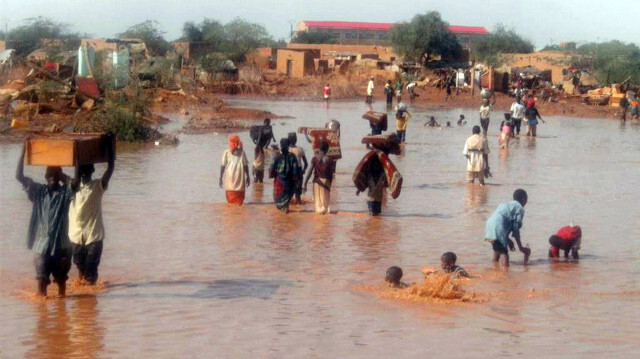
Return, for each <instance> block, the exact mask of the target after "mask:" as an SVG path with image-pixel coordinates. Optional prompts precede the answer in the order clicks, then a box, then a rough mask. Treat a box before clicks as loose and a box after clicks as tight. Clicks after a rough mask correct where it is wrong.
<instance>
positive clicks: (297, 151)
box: [219, 119, 335, 214]
mask: <svg viewBox="0 0 640 359" xmlns="http://www.w3.org/2000/svg"><path fill="white" fill-rule="evenodd" d="M297 139H298V137H297V135H296V133H295V132H291V133H289V134H288V135H287V137H286V138H282V139H281V140H280V146H279V147H278V146H277V145H273V148H272V149H269V148H268V147H269V144H270V143H271V140H275V137H274V135H273V129H272V128H271V124H270V120H269V119H266V120H265V122H264V125H263V126H262V128H261V130H260V133H259V134H258V135H257V139H256V140H255V143H256V149H255V154H256V157H255V158H256V159H255V160H254V162H253V173H254V179H255V182H256V183H262V182H263V176H264V166H265V162H266V159H265V152H266V151H268V152H270V153H272V154H273V159H272V163H271V166H270V168H269V177H270V178H273V180H274V182H273V196H274V201H275V204H276V207H277V208H278V209H279V210H281V211H283V212H285V213H286V212H289V205H290V204H291V203H292V202H293V203H297V204H301V203H302V198H301V197H302V193H303V192H306V190H307V185H308V183H309V179H310V178H311V177H312V176H313V182H312V183H313V193H314V201H315V206H316V212H318V213H322V214H325V213H329V211H330V208H329V193H330V191H331V182H332V181H333V174H334V173H335V161H334V160H333V159H332V158H331V157H329V156H328V152H329V143H328V142H326V141H324V142H322V143H321V144H320V147H319V150H318V151H317V152H316V153H315V154H314V156H313V158H312V159H311V165H310V166H309V162H308V160H307V157H306V154H305V152H304V149H303V148H302V147H300V146H298V145H297ZM248 165H249V163H248V160H247V157H246V155H245V152H244V149H243V144H242V142H241V141H240V138H239V137H238V136H237V135H231V136H230V137H229V148H227V149H226V150H225V151H224V152H223V154H222V161H221V168H220V181H219V182H220V187H222V188H224V189H225V191H226V197H227V202H228V203H231V204H237V205H242V204H243V203H244V198H245V195H244V193H245V189H246V188H247V187H249V185H250V183H251V180H250V176H249V167H248ZM307 169H309V171H308V172H307ZM305 172H307V176H306V180H304V174H305Z"/></svg>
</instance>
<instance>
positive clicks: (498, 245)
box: [484, 189, 531, 267]
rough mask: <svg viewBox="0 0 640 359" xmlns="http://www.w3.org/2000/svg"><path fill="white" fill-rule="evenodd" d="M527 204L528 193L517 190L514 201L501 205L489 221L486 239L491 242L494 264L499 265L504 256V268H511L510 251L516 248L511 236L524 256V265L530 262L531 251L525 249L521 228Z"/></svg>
mask: <svg viewBox="0 0 640 359" xmlns="http://www.w3.org/2000/svg"><path fill="white" fill-rule="evenodd" d="M526 204H527V192H526V191H525V190H523V189H517V190H516V191H515V192H514V193H513V201H510V202H505V203H501V204H500V205H499V206H498V208H496V210H495V211H494V212H493V214H492V215H491V217H489V219H488V220H487V225H486V227H485V234H484V238H485V240H486V241H489V242H491V245H492V247H493V262H494V263H499V261H500V257H502V256H504V258H505V261H504V266H505V267H508V266H509V251H508V249H511V251H515V246H514V244H513V241H512V240H511V239H509V235H512V236H513V239H515V241H516V243H517V244H518V249H519V250H520V251H521V252H522V253H523V254H524V264H527V262H528V261H529V256H530V255H531V250H530V249H529V248H525V247H523V246H522V242H521V241H520V228H521V227H522V219H523V218H524V206H525V205H526ZM507 248H508V249H507Z"/></svg>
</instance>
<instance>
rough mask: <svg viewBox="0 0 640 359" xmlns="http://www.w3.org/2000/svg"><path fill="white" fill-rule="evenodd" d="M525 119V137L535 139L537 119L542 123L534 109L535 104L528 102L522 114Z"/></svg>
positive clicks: (536, 110)
mask: <svg viewBox="0 0 640 359" xmlns="http://www.w3.org/2000/svg"><path fill="white" fill-rule="evenodd" d="M524 115H525V117H527V136H531V137H536V135H537V132H536V129H537V128H538V119H540V121H542V123H544V120H543V119H542V117H541V116H540V113H539V112H538V109H537V108H536V103H535V102H532V101H529V103H527V109H526V110H525V113H524Z"/></svg>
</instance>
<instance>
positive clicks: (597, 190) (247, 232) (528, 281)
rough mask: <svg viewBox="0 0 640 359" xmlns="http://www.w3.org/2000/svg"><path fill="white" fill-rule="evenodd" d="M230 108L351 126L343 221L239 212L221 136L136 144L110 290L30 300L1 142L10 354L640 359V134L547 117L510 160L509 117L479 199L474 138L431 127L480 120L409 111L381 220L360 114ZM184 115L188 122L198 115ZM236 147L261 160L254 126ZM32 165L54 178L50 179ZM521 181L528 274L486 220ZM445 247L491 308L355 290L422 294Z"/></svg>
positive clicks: (255, 202) (337, 205)
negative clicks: (494, 258) (365, 190)
mask: <svg viewBox="0 0 640 359" xmlns="http://www.w3.org/2000/svg"><path fill="white" fill-rule="evenodd" d="M232 103H233V104H236V105H242V106H243V107H253V108H259V109H265V110H269V111H272V112H274V113H277V114H280V115H292V116H295V117H296V119H294V120H285V121H276V124H275V126H274V131H275V133H276V135H277V136H278V138H279V137H282V136H284V135H285V134H286V133H287V132H289V131H292V130H294V128H297V127H298V126H322V125H323V124H324V123H325V122H326V121H327V120H329V119H331V118H335V119H338V120H339V121H341V124H342V143H343V154H344V158H343V159H342V160H341V161H340V162H339V163H338V175H337V179H336V182H335V184H334V187H333V191H332V199H331V200H332V210H333V211H337V213H336V214H332V215H327V216H317V215H315V214H314V213H312V210H313V206H312V204H307V205H306V206H304V207H293V209H294V211H296V212H295V213H291V214H289V215H283V214H281V213H279V212H278V211H277V210H276V209H275V206H274V205H273V203H272V202H273V201H272V184H271V182H270V181H269V182H268V183H267V184H265V185H264V187H263V188H259V187H254V186H253V185H252V186H251V187H250V188H249V190H248V193H247V200H248V203H246V205H245V206H243V207H241V208H236V207H231V206H229V205H226V204H225V197H224V192H223V190H222V189H220V188H219V187H218V185H217V182H218V174H219V165H220V157H221V155H222V151H223V150H224V148H225V147H226V146H227V135H226V134H206V135H181V136H180V140H181V143H180V145H179V146H177V147H154V146H137V147H132V146H127V147H124V146H121V148H120V150H119V153H118V161H117V165H116V172H115V174H114V176H113V179H112V182H111V184H110V187H109V190H108V192H107V193H106V195H105V197H104V202H103V205H104V216H105V224H106V230H107V239H106V242H105V249H104V255H103V262H102V264H101V267H100V274H101V279H102V280H105V281H108V282H109V285H108V287H107V288H106V289H105V290H104V291H102V292H100V293H98V294H81V293H75V294H74V293H72V294H71V295H70V296H69V297H68V298H67V299H66V300H64V301H60V300H55V299H49V300H47V301H45V302H42V301H35V300H33V299H29V296H25V295H23V294H24V293H25V292H26V293H29V291H33V290H34V286H35V281H34V280H33V276H34V274H33V272H34V271H33V266H32V254H31V253H30V252H29V251H28V250H27V249H26V248H25V244H24V243H25V235H26V231H27V223H28V219H29V215H30V208H31V207H30V203H29V202H28V200H27V198H26V196H25V194H24V193H23V192H22V190H21V188H20V186H19V184H18V182H16V181H15V179H14V169H15V164H16V159H17V156H18V154H19V151H20V148H19V146H17V145H14V144H3V145H0V170H1V176H0V185H1V188H2V191H0V198H1V199H2V206H0V238H1V239H2V240H1V241H0V308H1V309H0V314H1V317H2V325H1V326H0V357H2V358H19V357H27V358H64V357H69V358H81V357H95V358H133V357H140V356H144V357H149V358H151V357H153V358H211V357H267V358H280V357H292V358H299V357H314V358H315V357H318V358H321V357H322V358H334V357H356V358H360V357H361V358H371V357H390V356H399V357H425V356H434V357H444V356H447V357H464V358H486V357H489V356H496V355H497V356H507V357H533V356H537V357H564V356H567V355H569V356H578V355H580V356H581V357H589V358H600V357H603V356H604V355H608V356H612V357H618V356H622V355H623V354H633V353H638V351H639V350H640V334H638V333H639V332H640V283H639V282H638V275H640V266H639V265H638V263H640V254H639V253H640V242H639V241H638V238H639V237H640V226H638V224H637V217H638V214H637V212H638V204H637V203H638V199H639V198H638V197H639V196H638V188H640V176H639V175H640V170H639V166H638V165H639V163H640V159H639V156H638V154H639V153H640V139H639V137H640V127H639V126H638V125H634V124H627V125H621V124H620V123H618V122H616V121H611V120H594V119H588V120H585V119H576V118H559V117H553V118H552V117H550V118H547V123H546V124H541V125H540V126H539V135H540V137H539V138H538V139H536V140H528V139H524V138H523V139H520V140H517V141H515V142H514V143H512V147H511V148H510V149H509V151H508V152H507V151H500V150H498V148H497V136H496V135H497V133H498V123H499V121H497V119H498V117H499V116H500V114H497V113H494V114H493V116H492V122H491V126H490V131H491V132H492V133H493V134H494V136H491V137H490V139H489V140H490V145H491V150H492V153H491V155H490V162H491V168H492V172H493V178H491V179H490V180H489V181H488V182H489V185H488V186H485V187H479V186H470V185H467V184H465V183H464V176H465V159H464V157H463V156H462V154H461V151H462V147H463V144H464V140H465V138H466V137H467V136H468V135H469V133H470V132H471V125H470V124H468V125H467V126H465V127H454V128H451V129H430V128H425V127H423V126H422V124H423V123H424V122H425V121H426V119H427V116H429V115H431V114H433V115H435V116H436V118H437V120H438V121H440V122H441V123H444V122H445V121H446V120H450V121H452V123H454V122H455V119H456V118H457V117H458V114H459V113H465V114H466V117H467V119H468V120H469V121H470V123H471V124H475V123H476V122H477V119H476V111H475V110H473V109H458V110H437V109H435V110H434V109H431V108H428V107H423V108H413V109H412V110H413V111H414V117H413V119H412V122H411V123H410V124H409V128H408V133H407V141H408V144H407V146H406V149H405V153H404V154H403V155H402V156H399V157H393V160H394V162H395V163H396V165H397V166H398V168H399V170H400V171H401V173H402V174H403V176H404V178H405V182H404V188H403V190H402V194H401V196H400V198H399V199H398V200H393V199H391V198H390V197H389V198H386V200H385V204H384V205H383V216H382V217H380V218H371V217H369V216H368V215H367V213H366V204H365V198H364V196H362V195H361V196H360V197H356V195H355V189H354V187H353V184H352V182H351V173H352V171H353V169H354V168H355V166H356V164H357V163H358V161H359V160H360V158H361V157H362V156H363V155H364V153H365V150H364V146H363V145H360V144H359V142H360V138H361V136H362V135H363V134H364V133H366V132H367V130H368V127H367V122H365V120H363V119H361V115H362V113H363V112H364V111H365V110H366V109H367V107H366V105H365V104H363V103H360V102H334V103H331V104H330V107H329V108H327V107H326V105H324V104H322V103H311V102H266V101H252V100H242V101H232ZM382 106H383V105H382V104H381V103H379V102H378V103H376V104H374V109H377V110H382V109H383V108H382ZM542 115H543V116H544V113H543V114H542ZM173 119H174V120H176V121H177V122H176V123H173V124H172V125H171V126H173V128H176V127H179V124H180V123H182V122H184V121H185V118H181V117H175V116H174V117H173ZM391 126H393V125H391ZM241 138H242V140H243V141H244V143H245V144H246V145H247V147H250V148H252V146H250V142H251V141H250V139H249V137H248V133H247V132H244V133H242V134H241ZM300 142H301V143H303V146H305V149H306V151H307V154H308V155H310V152H311V151H310V149H309V145H308V144H306V143H305V141H304V139H300ZM247 152H248V156H249V158H252V157H253V154H252V151H251V149H250V150H249V151H247ZM103 170H104V167H103V166H99V168H98V169H97V171H96V173H97V174H101V173H102V171H103ZM26 171H27V174H28V175H30V176H32V177H34V178H37V179H40V178H41V177H42V176H43V169H42V168H27V169H26ZM519 187H521V188H524V189H526V190H527V191H528V192H529V203H528V204H527V206H526V208H525V210H526V215H525V220H524V228H523V230H522V237H523V241H524V242H525V243H528V244H529V246H530V247H531V248H532V251H533V254H532V259H531V264H530V265H529V266H527V267H524V266H522V256H521V255H520V254H515V255H513V256H512V267H511V268H510V269H509V270H508V271H506V272H505V271H502V270H495V269H493V268H492V265H491V249H490V246H489V245H487V244H485V243H484V242H483V240H482V237H483V230H484V223H485V220H486V219H487V218H488V217H489V215H490V214H491V212H492V211H493V209H494V208H495V207H496V206H497V205H498V204H499V203H500V202H503V201H506V200H509V199H510V197H511V194H512V192H513V191H514V190H515V189H516V188H519ZM307 197H309V195H307ZM570 221H573V222H574V223H575V224H579V225H581V226H582V228H583V232H584V238H583V241H582V250H581V256H582V258H581V260H580V262H579V263H556V264H552V263H550V262H549V261H548V260H547V259H546V254H547V249H548V242H547V239H548V237H549V235H550V234H552V233H553V232H554V231H555V230H557V229H558V228H559V227H560V226H563V225H566V224H568V223H569V222H570ZM445 251H454V252H456V253H457V255H458V263H459V264H460V265H462V266H464V267H466V268H467V269H468V270H470V271H471V272H473V273H474V274H476V275H477V276H478V278H476V279H474V280H472V281H471V282H470V283H469V284H468V285H469V286H470V288H472V290H475V291H478V292H480V293H484V294H485V295H487V296H488V298H489V299H490V300H489V301H488V302H485V303H479V304H460V303H457V304H442V303H433V304H430V303H414V302H408V301H394V300H388V299H380V298H378V297H377V296H376V295H375V293H371V292H367V291H361V290H358V287H359V286H361V285H375V284H378V283H380V282H381V280H382V277H383V275H384V272H385V269H386V268H387V267H388V266H390V265H400V266H401V267H402V268H403V269H404V272H405V278H404V279H405V281H407V282H413V281H417V280H419V279H420V267H422V266H424V265H437V264H438V259H439V257H440V255H441V254H442V253H443V252H445ZM70 275H71V276H72V277H75V276H76V271H75V269H72V272H71V274H70ZM21 293H22V294H21Z"/></svg>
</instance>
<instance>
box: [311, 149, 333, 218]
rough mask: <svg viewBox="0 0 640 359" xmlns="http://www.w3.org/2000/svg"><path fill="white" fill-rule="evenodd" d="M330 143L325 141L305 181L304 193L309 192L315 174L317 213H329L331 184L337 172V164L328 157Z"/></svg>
mask: <svg viewBox="0 0 640 359" xmlns="http://www.w3.org/2000/svg"><path fill="white" fill-rule="evenodd" d="M328 152H329V143H328V142H327V141H323V142H322V143H321V144H320V151H319V152H318V153H317V154H316V155H315V156H313V158H312V159H311V167H310V169H309V173H308V174H307V178H306V179H305V181H304V192H305V193H306V192H307V183H309V178H311V175H312V174H313V201H314V202H315V207H316V213H319V214H327V213H329V211H330V209H329V199H330V194H331V182H333V175H334V173H335V171H336V162H335V161H334V160H333V159H331V157H329V156H328V155H327V153H328Z"/></svg>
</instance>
